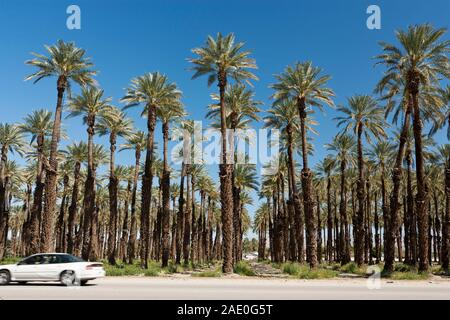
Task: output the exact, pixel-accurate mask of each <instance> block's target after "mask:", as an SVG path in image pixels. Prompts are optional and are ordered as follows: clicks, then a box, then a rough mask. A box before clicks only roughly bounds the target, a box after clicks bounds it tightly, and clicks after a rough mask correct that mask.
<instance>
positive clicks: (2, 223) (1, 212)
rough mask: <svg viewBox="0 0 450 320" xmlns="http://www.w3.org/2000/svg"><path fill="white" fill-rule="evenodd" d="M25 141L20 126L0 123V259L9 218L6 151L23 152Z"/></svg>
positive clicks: (4, 247) (3, 249) (3, 251)
mask: <svg viewBox="0 0 450 320" xmlns="http://www.w3.org/2000/svg"><path fill="white" fill-rule="evenodd" d="M24 148H25V142H24V140H23V135H22V132H21V130H20V127H19V126H17V125H13V124H8V123H0V259H3V257H4V254H5V249H6V238H7V235H8V219H9V201H10V199H9V197H8V176H7V174H6V173H7V172H6V171H7V165H8V153H12V154H14V153H17V154H19V155H22V154H23V151H24Z"/></svg>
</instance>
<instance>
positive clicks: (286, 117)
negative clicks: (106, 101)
mask: <svg viewBox="0 0 450 320" xmlns="http://www.w3.org/2000/svg"><path fill="white" fill-rule="evenodd" d="M268 113H269V115H268V116H266V117H265V118H264V121H265V124H264V126H265V127H273V128H277V129H281V132H282V138H283V141H285V142H286V148H287V155H288V180H289V184H288V185H289V191H290V192H289V203H290V204H292V205H293V208H294V218H295V224H296V228H297V230H296V234H297V252H298V261H299V262H303V252H304V248H303V217H302V213H301V205H300V199H299V195H298V191H297V181H296V174H295V160H294V155H293V149H294V147H296V144H295V138H294V134H296V133H297V132H298V131H299V129H300V124H299V121H298V116H297V105H296V103H295V102H294V101H293V100H290V101H283V102H281V103H278V104H276V105H274V106H273V107H272V109H270V110H269V111H268ZM296 136H298V135H296Z"/></svg>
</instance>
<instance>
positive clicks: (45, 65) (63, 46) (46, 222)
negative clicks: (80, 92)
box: [25, 40, 96, 252]
mask: <svg viewBox="0 0 450 320" xmlns="http://www.w3.org/2000/svg"><path fill="white" fill-rule="evenodd" d="M45 48H46V50H47V51H48V56H45V55H42V54H38V53H33V55H34V56H35V58H34V59H32V60H27V61H26V62H25V63H26V64H28V65H30V66H33V67H36V68H37V71H36V72H34V73H32V74H31V75H29V76H28V77H26V78H25V80H34V83H36V82H38V81H40V80H41V79H44V78H49V77H56V78H57V81H56V88H57V91H58V96H57V102H56V109H55V118H54V122H53V128H52V138H51V147H50V157H49V161H48V163H49V168H48V169H46V178H45V206H44V212H43V216H42V225H43V228H42V236H41V251H43V252H50V251H52V250H53V245H54V237H53V231H54V217H55V216H56V188H57V171H58V160H57V155H58V144H59V140H60V138H61V116H62V106H63V99H64V93H65V92H66V90H67V89H69V90H70V86H71V83H72V82H74V83H77V84H79V85H81V86H86V85H91V84H94V79H93V76H94V75H95V74H96V72H95V71H93V70H91V68H92V66H93V65H92V63H91V62H90V59H89V58H87V57H86V56H85V51H84V50H83V49H81V48H77V47H76V46H75V43H73V42H68V43H66V42H64V41H62V40H59V41H58V42H57V43H56V44H55V45H52V46H47V45H46V46H45Z"/></svg>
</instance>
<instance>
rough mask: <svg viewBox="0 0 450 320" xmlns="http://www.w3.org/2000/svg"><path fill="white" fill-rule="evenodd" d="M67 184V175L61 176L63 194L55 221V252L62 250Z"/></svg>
mask: <svg viewBox="0 0 450 320" xmlns="http://www.w3.org/2000/svg"><path fill="white" fill-rule="evenodd" d="M68 185H69V176H68V175H67V174H66V175H64V177H63V196H62V199H61V205H60V207H59V217H58V222H57V223H56V252H64V217H65V215H66V201H67V188H68Z"/></svg>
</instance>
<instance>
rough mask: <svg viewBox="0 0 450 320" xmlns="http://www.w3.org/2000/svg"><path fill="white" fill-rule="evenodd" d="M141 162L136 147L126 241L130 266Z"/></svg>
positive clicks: (134, 239)
mask: <svg viewBox="0 0 450 320" xmlns="http://www.w3.org/2000/svg"><path fill="white" fill-rule="evenodd" d="M140 161H141V149H140V147H137V148H136V150H135V165H134V178H133V191H132V194H131V223H130V238H129V241H128V263H129V264H132V263H133V260H134V258H135V248H136V236H137V235H136V224H137V221H136V195H137V187H138V181H139V170H140Z"/></svg>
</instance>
